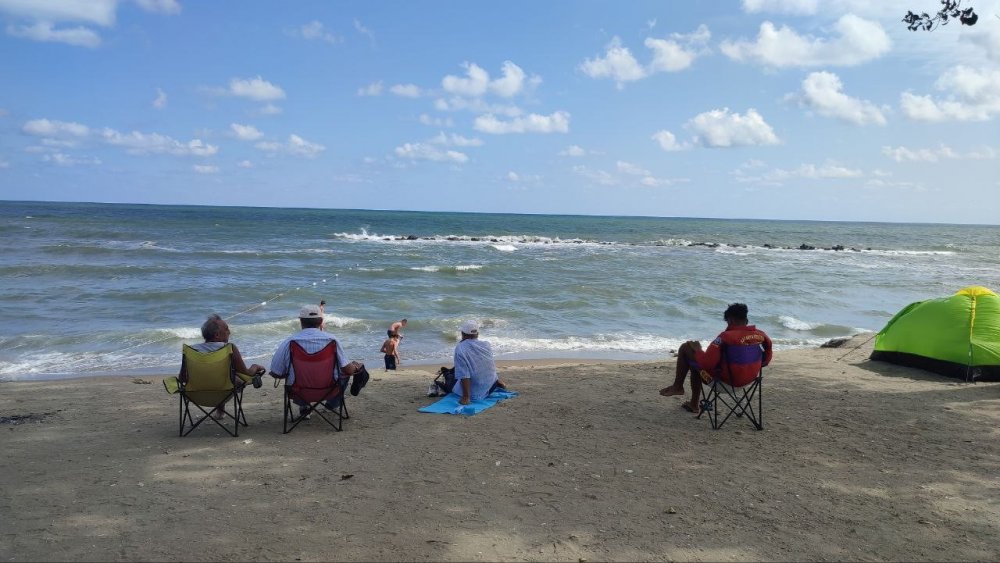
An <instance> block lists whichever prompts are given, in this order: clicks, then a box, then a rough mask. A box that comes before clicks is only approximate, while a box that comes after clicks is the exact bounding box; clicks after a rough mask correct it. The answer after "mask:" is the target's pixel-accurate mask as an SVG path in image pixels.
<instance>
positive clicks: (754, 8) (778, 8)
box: [743, 0, 819, 16]
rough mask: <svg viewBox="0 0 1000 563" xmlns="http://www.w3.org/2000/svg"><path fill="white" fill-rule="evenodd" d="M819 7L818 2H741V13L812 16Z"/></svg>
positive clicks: (813, 0)
mask: <svg viewBox="0 0 1000 563" xmlns="http://www.w3.org/2000/svg"><path fill="white" fill-rule="evenodd" d="M817 7H819V0H743V11H744V12H747V13H748V14H755V13H758V12H777V13H782V14H796V15H804V16H808V15H812V14H815V13H816V8H817Z"/></svg>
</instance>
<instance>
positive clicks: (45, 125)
mask: <svg viewBox="0 0 1000 563" xmlns="http://www.w3.org/2000/svg"><path fill="white" fill-rule="evenodd" d="M21 131H23V132H24V133H27V134H28V135H34V136H35V137H52V138H66V137H78V138H79V137H86V136H87V135H89V134H90V128H89V127H87V126H86V125H82V124H80V123H76V122H67V121H58V120H51V119H33V120H31V121H28V122H27V123H25V124H24V126H23V127H22V128H21Z"/></svg>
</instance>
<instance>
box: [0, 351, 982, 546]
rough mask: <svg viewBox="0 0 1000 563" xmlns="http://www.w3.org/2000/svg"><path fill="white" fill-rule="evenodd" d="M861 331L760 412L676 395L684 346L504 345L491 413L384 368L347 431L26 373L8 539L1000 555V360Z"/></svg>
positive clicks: (785, 369)
mask: <svg viewBox="0 0 1000 563" xmlns="http://www.w3.org/2000/svg"><path fill="white" fill-rule="evenodd" d="M863 338H864V337H860V338H856V339H854V340H853V341H850V342H847V343H845V344H844V345H843V346H841V347H840V348H815V349H807V350H789V351H777V352H775V356H774V360H773V362H772V365H771V366H770V367H768V368H766V370H765V382H764V391H763V393H764V394H763V396H762V400H763V423H764V430H763V431H756V430H753V428H752V427H751V425H750V424H749V423H747V422H746V421H744V420H740V419H735V418H734V419H732V420H731V421H729V422H727V423H726V425H725V426H723V427H722V428H721V429H720V430H712V429H711V427H710V425H709V422H708V420H707V419H706V418H704V417H703V418H701V419H696V418H694V417H693V416H692V415H691V414H690V413H686V412H685V411H684V410H683V409H681V408H680V406H679V405H680V404H681V402H682V400H683V399H681V398H678V397H661V396H659V395H658V393H657V391H658V390H659V389H660V388H662V387H663V386H664V384H665V383H667V382H669V380H671V379H672V378H673V373H674V363H675V362H674V360H673V359H672V358H669V359H668V358H664V359H663V360H660V361H652V362H626V361H608V362H580V361H577V360H573V361H571V362H569V363H566V364H560V363H557V362H537V361H531V360H528V361H518V362H516V363H507V362H505V363H503V364H502V365H501V366H500V370H501V373H502V377H504V379H505V381H507V383H508V384H510V386H511V388H512V389H514V390H516V391H518V392H519V393H520V395H519V396H518V397H515V398H513V399H510V400H506V401H503V402H501V403H499V404H498V405H496V406H495V407H493V408H491V409H489V410H487V411H485V412H482V413H480V414H477V415H475V416H472V417H465V416H452V415H439V414H423V413H419V412H417V409H418V408H420V407H422V406H424V405H427V404H430V403H432V402H434V401H436V400H437V399H435V398H428V397H426V396H424V392H425V391H426V389H427V384H428V383H429V382H430V381H431V380H432V379H433V377H434V373H433V372H434V371H436V367H433V368H423V367H421V366H406V367H405V368H404V369H402V370H399V371H398V372H397V373H393V374H386V373H385V372H383V371H382V370H381V368H379V369H376V370H369V371H370V373H371V376H372V377H371V381H370V382H369V384H368V386H367V387H366V388H365V389H364V390H363V391H362V393H361V394H360V395H359V396H357V397H349V399H348V405H349V409H350V414H351V416H350V419H348V420H346V421H344V430H343V432H335V431H333V430H332V429H330V428H329V427H327V426H326V425H325V423H323V422H322V420H316V419H315V418H316V417H314V420H310V421H307V422H306V423H303V424H302V425H300V426H299V427H298V428H297V429H296V430H295V431H294V432H292V433H290V434H282V432H281V416H282V407H281V397H282V394H281V390H280V389H276V388H274V387H272V386H271V385H267V384H266V383H265V385H264V387H263V388H261V389H248V390H247V391H246V392H245V394H244V408H245V412H246V417H247V419H248V422H249V424H250V426H249V427H247V428H244V429H241V431H240V435H239V437H238V438H232V437H229V436H228V435H226V434H224V433H223V432H222V431H221V430H219V429H217V428H214V427H212V426H211V425H209V426H208V427H201V428H198V429H197V430H195V431H194V432H193V433H192V434H191V435H189V436H187V437H184V438H180V437H178V436H177V418H178V411H177V402H178V400H177V397H176V396H175V395H168V394H166V393H165V392H164V390H163V387H162V386H161V385H160V384H159V380H158V379H156V378H153V377H150V376H135V377H133V378H132V379H129V378H127V377H118V376H111V377H89V378H88V377H85V378H77V379H67V380H57V381H52V380H49V381H17V382H11V383H14V384H11V385H5V386H3V389H4V393H3V394H0V412H2V413H3V414H4V416H5V418H6V420H4V422H5V423H3V424H0V436H2V439H3V442H2V443H3V446H4V450H5V459H6V464H5V471H3V472H0V489H2V490H3V491H4V493H5V494H4V495H0V511H2V512H3V513H4V514H8V515H11V517H10V518H8V519H7V520H6V521H5V526H6V530H5V534H3V535H0V559H3V560H10V561H34V560H49V559H55V560H66V561H91V560H143V561H176V560H255V561H278V560H281V561H287V560H292V559H297V560H302V561H328V560H331V559H336V560H365V561H398V560H435V561H497V560H503V561H508V560H527V561H552V560H558V561H579V560H590V561H596V560H602V561H603V560H619V561H621V560H634V561H663V560H687V561H734V560H735V561H790V560H792V561H799V560H806V561H813V560H879V561H887V560H888V561H899V560H913V561H937V560H952V561H956V560H961V561H966V560H970V561H971V560H992V559H994V558H995V556H996V553H1000V533H998V531H1000V529H998V524H997V522H1000V505H997V503H996V502H994V499H996V498H998V496H1000V475H998V474H997V471H996V467H997V465H998V463H1000V429H998V428H997V426H996V421H997V420H1000V383H977V384H966V383H962V382H960V381H958V380H953V379H948V378H945V377H941V376H937V375H934V374H931V373H928V372H922V371H920V370H915V369H911V368H906V367H902V366H896V365H893V364H887V363H883V362H873V361H870V360H868V359H867V357H868V353H869V352H870V350H871V345H870V343H869V344H867V345H862V346H860V347H859V348H854V346H855V345H857V344H859V343H862V341H863ZM265 381H266V380H265ZM734 522H739V525H736V526H734V525H733V523H734ZM206 523H208V524H206ZM168 538H169V539H168ZM307 538H308V539H307Z"/></svg>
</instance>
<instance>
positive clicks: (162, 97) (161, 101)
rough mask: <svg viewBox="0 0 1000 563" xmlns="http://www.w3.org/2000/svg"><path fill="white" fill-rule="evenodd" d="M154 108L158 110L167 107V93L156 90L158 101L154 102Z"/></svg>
mask: <svg viewBox="0 0 1000 563" xmlns="http://www.w3.org/2000/svg"><path fill="white" fill-rule="evenodd" d="M153 107H154V108H156V109H163V108H165V107H167V93H166V92H164V91H163V90H161V89H159V88H157V89H156V99H154V100H153Z"/></svg>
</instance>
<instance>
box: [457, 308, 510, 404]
mask: <svg viewBox="0 0 1000 563" xmlns="http://www.w3.org/2000/svg"><path fill="white" fill-rule="evenodd" d="M459 330H460V331H461V332H462V340H461V341H459V343H458V345H457V346H455V386H454V387H452V390H451V392H452V393H454V394H456V395H458V396H459V397H461V399H460V400H459V402H460V403H461V404H463V405H467V404H469V402H470V401H477V400H479V399H485V398H486V396H487V395H489V394H490V393H492V392H493V390H494V389H498V388H499V389H506V385H504V383H503V381H500V378H499V377H497V365H496V362H495V361H494V360H493V347H492V346H490V343H489V342H487V341H485V340H479V323H477V322H476V321H465V322H464V323H462V326H461V327H460V328H459Z"/></svg>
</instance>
